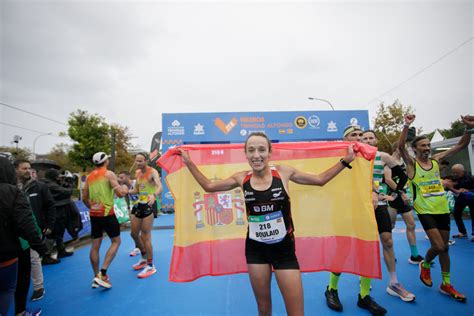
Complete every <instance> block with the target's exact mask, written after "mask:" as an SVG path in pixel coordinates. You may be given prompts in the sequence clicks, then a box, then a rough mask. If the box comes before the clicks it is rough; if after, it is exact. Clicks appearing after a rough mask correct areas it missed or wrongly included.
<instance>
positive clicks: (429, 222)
mask: <svg viewBox="0 0 474 316" xmlns="http://www.w3.org/2000/svg"><path fill="white" fill-rule="evenodd" d="M418 219H419V220H420V223H421V225H422V226H423V229H424V230H425V231H427V230H430V229H433V228H436V229H438V230H447V231H450V230H451V226H450V225H451V218H450V217H449V213H446V214H418Z"/></svg>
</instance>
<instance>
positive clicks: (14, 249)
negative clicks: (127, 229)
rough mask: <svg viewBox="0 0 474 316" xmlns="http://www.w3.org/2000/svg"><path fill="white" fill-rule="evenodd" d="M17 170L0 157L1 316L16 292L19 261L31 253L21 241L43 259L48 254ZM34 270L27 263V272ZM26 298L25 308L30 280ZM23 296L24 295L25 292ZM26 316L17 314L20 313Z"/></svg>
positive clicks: (5, 311) (6, 310) (4, 313)
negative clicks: (17, 185) (17, 177)
mask: <svg viewBox="0 0 474 316" xmlns="http://www.w3.org/2000/svg"><path fill="white" fill-rule="evenodd" d="M15 184H16V180H15V170H14V168H13V166H12V165H11V163H10V162H9V160H8V159H6V158H3V157H0V195H1V196H2V198H1V199H0V244H1V245H2V246H1V247H0V315H7V313H8V310H9V307H10V304H11V302H12V299H13V295H14V292H15V289H16V288H17V277H18V275H19V274H20V275H21V273H22V272H23V271H19V265H21V263H19V257H20V256H21V255H23V254H26V256H27V257H29V250H28V252H27V253H26V252H25V251H22V248H21V245H20V240H19V237H22V238H24V239H25V240H26V241H28V243H29V245H31V247H32V248H33V249H35V251H36V252H37V253H39V254H40V255H41V256H42V255H44V254H45V253H46V246H45V244H44V243H43V242H42V241H41V234H40V232H39V231H38V230H36V229H35V223H34V217H33V212H32V210H31V208H30V206H29V205H28V200H27V199H26V197H25V195H24V194H23V193H22V192H21V191H20V190H19V189H18V188H17V187H16V185H15ZM28 267H30V268H31V264H30V263H29V262H28V264H27V265H26V268H27V269H28ZM25 280H26V281H27V287H26V294H24V297H25V298H24V299H23V300H22V301H23V304H24V305H26V295H27V293H28V288H29V275H28V277H27V279H25ZM23 293H25V291H24V290H23ZM18 311H19V312H22V313H23V312H24V311H25V309H23V310H18V309H17V312H18Z"/></svg>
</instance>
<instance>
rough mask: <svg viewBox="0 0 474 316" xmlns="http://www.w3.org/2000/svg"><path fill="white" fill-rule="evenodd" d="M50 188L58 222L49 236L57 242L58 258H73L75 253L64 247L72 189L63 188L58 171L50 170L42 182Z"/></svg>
mask: <svg viewBox="0 0 474 316" xmlns="http://www.w3.org/2000/svg"><path fill="white" fill-rule="evenodd" d="M42 181H43V182H44V183H46V185H47V186H48V188H49V191H50V192H51V195H52V196H53V199H54V202H55V203H54V206H55V207H56V221H55V225H54V228H53V232H52V234H51V235H50V236H48V238H49V239H51V240H56V247H57V248H58V258H64V257H69V256H72V255H73V254H74V253H73V252H70V251H67V250H66V248H65V246H64V241H63V238H64V232H65V230H66V212H68V208H69V207H71V206H70V202H71V195H72V188H71V187H64V186H62V177H61V174H60V172H59V171H58V170H56V169H52V168H51V169H48V170H47V171H46V174H45V178H44V179H43V180H42Z"/></svg>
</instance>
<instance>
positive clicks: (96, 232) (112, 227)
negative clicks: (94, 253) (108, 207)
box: [91, 215, 120, 239]
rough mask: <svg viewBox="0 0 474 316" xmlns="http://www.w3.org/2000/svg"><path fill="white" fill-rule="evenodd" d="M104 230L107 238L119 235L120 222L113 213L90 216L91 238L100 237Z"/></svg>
mask: <svg viewBox="0 0 474 316" xmlns="http://www.w3.org/2000/svg"><path fill="white" fill-rule="evenodd" d="M104 231H105V232H106V233H107V236H109V238H114V237H117V236H120V224H119V222H118V220H117V217H115V215H109V216H104V217H99V216H91V236H92V239H96V238H102V236H103V235H104Z"/></svg>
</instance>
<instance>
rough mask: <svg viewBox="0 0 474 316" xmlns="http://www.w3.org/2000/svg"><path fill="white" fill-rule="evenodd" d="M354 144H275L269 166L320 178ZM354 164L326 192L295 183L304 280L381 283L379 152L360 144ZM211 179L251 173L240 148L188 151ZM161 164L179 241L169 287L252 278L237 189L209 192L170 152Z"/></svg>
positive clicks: (207, 147)
mask: <svg viewBox="0 0 474 316" xmlns="http://www.w3.org/2000/svg"><path fill="white" fill-rule="evenodd" d="M348 144H349V143H346V142H320V143H280V144H273V145H272V146H273V153H272V164H275V165H279V164H282V165H289V166H293V167H295V168H297V169H299V170H301V171H306V172H312V173H321V172H323V171H325V170H326V169H328V168H330V167H331V166H332V165H334V164H335V163H337V162H338V161H339V159H340V158H341V157H343V156H345V155H346V153H347V147H348ZM355 147H356V150H357V152H358V153H357V157H356V159H355V160H354V161H353V162H352V165H353V168H352V169H351V170H349V169H344V170H343V171H342V172H341V173H340V174H339V175H338V176H336V177H335V178H334V179H333V180H331V181H330V182H329V183H327V184H326V185H325V186H324V187H316V186H307V185H298V184H295V183H292V182H290V186H289V190H290V193H289V194H290V196H291V207H292V217H293V220H294V226H295V236H296V254H297V256H298V260H299V263H300V268H301V271H302V272H310V271H322V270H325V271H334V272H348V273H353V274H357V275H362V276H367V277H371V278H381V269H380V253H379V240H378V231H377V223H376V221H375V214H374V209H373V206H372V202H371V201H372V198H371V197H372V165H373V159H374V157H375V153H376V149H375V148H374V147H371V146H367V145H362V144H359V143H356V144H355ZM181 148H183V149H185V150H187V151H188V152H189V155H190V158H191V160H192V161H193V162H194V163H195V164H196V165H197V166H198V167H199V168H200V170H201V171H202V172H203V173H204V174H205V175H206V176H207V177H208V178H209V179H224V178H227V177H229V176H230V175H232V174H234V173H235V172H238V171H242V170H249V166H248V163H247V160H246V157H245V154H244V149H243V145H242V144H224V145H184V146H181ZM158 163H159V165H160V166H162V167H163V169H164V170H166V171H167V173H168V176H167V177H166V182H167V183H168V185H169V188H170V189H171V192H172V194H173V197H174V199H175V211H176V215H175V241H174V247H173V255H172V260H171V267H170V275H169V279H170V281H176V282H187V281H193V280H195V279H197V278H199V277H202V276H205V275H213V276H216V275H226V274H233V273H242V272H247V264H246V261H245V236H246V233H247V225H248V223H247V218H246V213H245V203H244V198H243V195H242V192H241V189H240V188H236V189H234V190H232V191H226V192H213V193H208V192H205V191H204V190H203V189H202V188H201V187H200V186H199V184H198V183H197V182H196V181H195V180H194V178H193V177H192V175H191V173H190V172H189V170H188V169H187V167H186V166H185V165H184V164H183V162H182V158H181V156H180V155H179V154H178V150H176V149H171V150H169V151H168V152H166V153H165V155H163V156H162V157H161V158H160V159H159V160H158Z"/></svg>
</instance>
